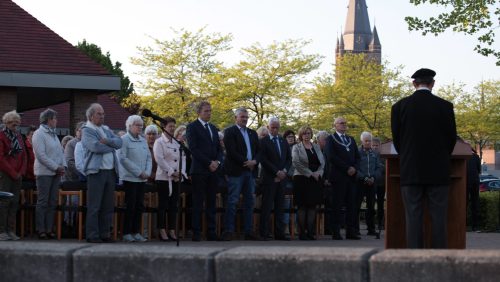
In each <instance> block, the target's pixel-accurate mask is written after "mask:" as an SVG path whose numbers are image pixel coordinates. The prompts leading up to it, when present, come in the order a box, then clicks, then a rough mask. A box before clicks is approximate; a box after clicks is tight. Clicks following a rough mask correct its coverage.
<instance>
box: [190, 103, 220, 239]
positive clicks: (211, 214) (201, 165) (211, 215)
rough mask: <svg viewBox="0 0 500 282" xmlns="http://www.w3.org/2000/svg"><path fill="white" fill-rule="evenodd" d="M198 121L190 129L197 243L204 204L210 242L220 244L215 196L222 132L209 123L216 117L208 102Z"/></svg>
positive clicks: (199, 110) (199, 108)
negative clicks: (217, 241) (216, 225)
mask: <svg viewBox="0 0 500 282" xmlns="http://www.w3.org/2000/svg"><path fill="white" fill-rule="evenodd" d="M196 112H197V113H198V118H197V119H196V120H195V121H193V122H191V123H190V124H189V125H188V126H187V129H186V137H187V143H188V144H189V150H191V155H192V158H193V162H192V163H191V176H192V180H193V195H192V197H193V219H192V227H193V237H192V240H193V241H195V242H198V241H201V214H202V211H203V202H205V211H206V217H207V229H208V233H207V240H208V241H216V240H217V239H218V238H217V234H216V233H215V199H216V197H215V195H216V193H217V191H216V188H217V174H216V171H217V169H219V165H220V163H221V161H222V148H221V146H220V142H219V130H218V129H217V127H215V126H214V125H213V124H211V123H209V121H210V118H211V117H212V106H211V105H210V103H209V102H207V101H202V102H200V103H199V104H198V105H197V107H196Z"/></svg>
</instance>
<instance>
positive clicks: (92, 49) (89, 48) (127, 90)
mask: <svg viewBox="0 0 500 282" xmlns="http://www.w3.org/2000/svg"><path fill="white" fill-rule="evenodd" d="M76 47H77V48H78V49H80V50H81V51H82V52H83V53H85V54H86V55H87V56H89V57H90V58H91V59H92V60H94V61H95V62H97V63H99V64H100V65H101V66H103V67H104V68H105V69H106V70H107V71H109V72H110V73H111V74H114V75H117V76H119V77H120V84H121V86H120V91H118V92H114V93H113V94H112V97H113V98H115V99H116V101H117V102H119V103H121V102H123V101H124V100H125V99H126V98H127V97H129V96H130V95H131V94H132V93H133V92H134V84H132V83H130V80H129V78H128V76H125V75H124V74H123V71H122V69H121V66H122V64H121V63H120V62H115V63H114V64H113V62H112V61H111V55H110V54H109V52H106V54H103V53H102V50H101V48H100V47H99V46H97V45H95V44H92V43H88V42H87V41H86V40H85V39H84V40H83V41H82V42H78V45H77V46H76ZM134 107H135V106H134V105H130V107H129V110H132V112H134V110H133V109H134Z"/></svg>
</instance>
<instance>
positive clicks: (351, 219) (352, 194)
mask: <svg viewBox="0 0 500 282" xmlns="http://www.w3.org/2000/svg"><path fill="white" fill-rule="evenodd" d="M333 126H334V128H335V133H333V134H332V135H330V136H328V138H327V141H326V147H325V153H326V156H327V159H328V162H329V163H330V173H329V177H328V179H329V181H330V183H331V184H332V187H333V190H332V197H333V199H332V202H333V208H332V239H333V240H342V239H343V238H342V236H341V235H340V225H341V223H342V220H341V219H342V212H341V210H342V207H344V206H345V207H346V220H345V224H346V238H347V239H350V240H359V239H361V238H360V237H359V236H358V234H357V233H356V231H355V223H356V218H355V216H356V214H357V213H356V211H355V208H356V207H355V206H356V195H357V193H356V191H357V188H356V173H357V171H358V169H359V160H360V156H359V151H358V146H357V145H356V141H355V140H354V138H353V137H352V136H349V135H347V134H346V131H347V122H346V120H345V119H344V118H343V117H339V118H336V119H335V121H334V123H333Z"/></svg>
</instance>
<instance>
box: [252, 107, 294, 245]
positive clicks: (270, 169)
mask: <svg viewBox="0 0 500 282" xmlns="http://www.w3.org/2000/svg"><path fill="white" fill-rule="evenodd" d="M267 128H268V129H269V135H268V136H266V137H264V138H262V139H261V140H260V149H261V152H260V162H261V164H262V211H261V214H260V236H261V239H263V240H267V236H268V234H269V219H270V215H271V209H272V208H273V205H274V217H275V221H274V222H275V223H276V232H275V236H274V238H275V239H276V240H285V241H288V240H290V237H289V236H288V235H285V224H284V220H283V217H284V214H283V204H284V202H285V185H286V181H287V172H288V171H289V170H290V166H291V165H292V154H291V151H290V146H289V145H288V142H287V141H286V140H285V139H283V137H281V136H279V134H278V132H279V129H280V121H279V119H278V118H276V117H272V118H270V119H269V124H268V125H267Z"/></svg>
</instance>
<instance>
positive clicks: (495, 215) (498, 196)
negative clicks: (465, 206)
mask: <svg viewBox="0 0 500 282" xmlns="http://www.w3.org/2000/svg"><path fill="white" fill-rule="evenodd" d="M499 204H500V193H499V192H481V193H479V218H480V222H479V224H480V228H481V230H483V231H495V230H497V228H498V226H499V215H500V213H499ZM469 214H470V213H469V212H468V215H469ZM468 217H469V216H468Z"/></svg>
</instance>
